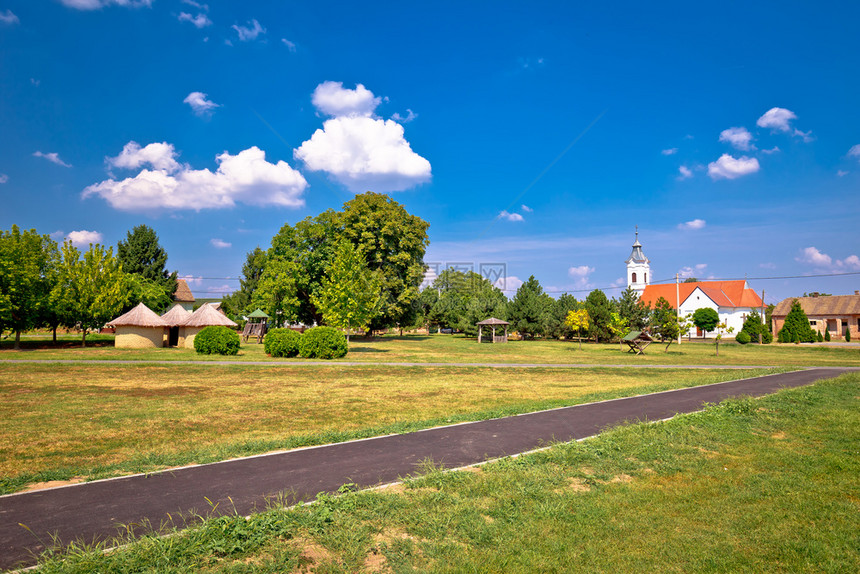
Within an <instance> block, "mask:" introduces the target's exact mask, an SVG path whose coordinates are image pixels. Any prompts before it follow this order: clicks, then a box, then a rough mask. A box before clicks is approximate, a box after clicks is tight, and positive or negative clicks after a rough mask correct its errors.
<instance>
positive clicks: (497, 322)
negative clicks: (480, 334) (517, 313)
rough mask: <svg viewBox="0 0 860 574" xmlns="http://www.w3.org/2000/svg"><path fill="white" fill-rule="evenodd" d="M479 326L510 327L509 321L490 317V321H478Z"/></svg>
mask: <svg viewBox="0 0 860 574" xmlns="http://www.w3.org/2000/svg"><path fill="white" fill-rule="evenodd" d="M476 324H477V325H510V323H508V322H507V321H502V320H501V319H496V318H495V317H490V318H489V319H484V320H483V321H478V322H477V323H476Z"/></svg>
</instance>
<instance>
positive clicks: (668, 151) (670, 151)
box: [660, 147, 678, 155]
mask: <svg viewBox="0 0 860 574" xmlns="http://www.w3.org/2000/svg"><path fill="white" fill-rule="evenodd" d="M660 153H662V154H663V155H675V154H676V153H678V148H676V147H670V148H669V149H664V150H663V151H661V152H660Z"/></svg>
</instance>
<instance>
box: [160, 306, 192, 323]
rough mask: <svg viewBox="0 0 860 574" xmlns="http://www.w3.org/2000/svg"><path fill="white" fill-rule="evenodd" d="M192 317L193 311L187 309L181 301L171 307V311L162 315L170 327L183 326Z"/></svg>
mask: <svg viewBox="0 0 860 574" xmlns="http://www.w3.org/2000/svg"><path fill="white" fill-rule="evenodd" d="M189 317H191V311H187V310H186V309H185V308H183V307H182V305H180V304H179V303H177V304H176V305H174V306H173V307H171V308H170V311H168V312H167V313H165V314H164V315H162V316H161V318H162V319H164V322H165V323H167V324H168V325H169V326H170V327H181V326H182V325H184V324H185V322H186V321H188V319H189Z"/></svg>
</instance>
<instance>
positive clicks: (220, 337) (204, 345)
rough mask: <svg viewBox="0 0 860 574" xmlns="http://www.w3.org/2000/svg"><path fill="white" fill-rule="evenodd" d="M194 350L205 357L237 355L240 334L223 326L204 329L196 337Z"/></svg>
mask: <svg viewBox="0 0 860 574" xmlns="http://www.w3.org/2000/svg"><path fill="white" fill-rule="evenodd" d="M194 350H196V351H197V352H198V353H200V354H203V355H236V354H238V353H239V334H238V333H236V331H234V330H233V329H231V328H230V327H225V326H223V325H218V326H210V327H204V328H203V329H201V330H200V332H199V333H197V335H196V336H195V337H194Z"/></svg>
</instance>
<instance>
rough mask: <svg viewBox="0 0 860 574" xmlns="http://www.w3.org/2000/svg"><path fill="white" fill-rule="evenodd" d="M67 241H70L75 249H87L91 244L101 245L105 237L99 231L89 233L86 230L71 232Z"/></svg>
mask: <svg viewBox="0 0 860 574" xmlns="http://www.w3.org/2000/svg"><path fill="white" fill-rule="evenodd" d="M66 239H68V240H69V242H71V244H72V245H74V246H75V247H86V246H88V245H89V244H90V243H101V242H102V241H104V237H103V236H102V234H101V233H99V232H98V231H87V230H86V229H82V230H80V231H70V232H69V234H68V235H67V236H66Z"/></svg>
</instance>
